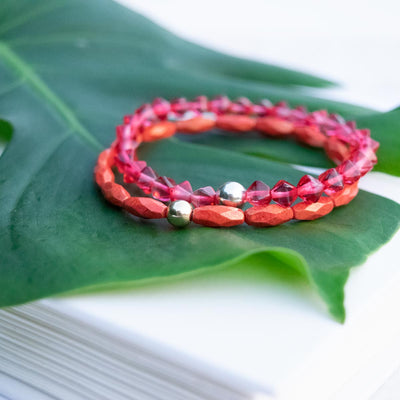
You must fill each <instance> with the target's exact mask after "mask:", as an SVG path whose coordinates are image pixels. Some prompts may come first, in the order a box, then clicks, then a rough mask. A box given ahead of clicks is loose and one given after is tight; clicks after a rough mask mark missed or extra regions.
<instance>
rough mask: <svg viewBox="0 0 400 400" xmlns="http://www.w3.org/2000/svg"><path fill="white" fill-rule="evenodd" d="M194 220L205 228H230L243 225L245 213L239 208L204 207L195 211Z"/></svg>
mask: <svg viewBox="0 0 400 400" xmlns="http://www.w3.org/2000/svg"><path fill="white" fill-rule="evenodd" d="M192 220H193V222H194V223H196V224H200V225H204V226H210V227H229V226H235V225H240V224H243V222H244V213H243V211H242V210H241V209H240V208H237V207H229V206H204V207H197V208H195V209H194V210H193V216H192Z"/></svg>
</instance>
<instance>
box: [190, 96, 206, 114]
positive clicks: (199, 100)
mask: <svg viewBox="0 0 400 400" xmlns="http://www.w3.org/2000/svg"><path fill="white" fill-rule="evenodd" d="M190 108H191V109H192V110H195V111H200V112H205V111H207V110H208V99H207V97H206V96H197V97H196V98H195V99H194V101H193V102H192V103H191V107H190Z"/></svg>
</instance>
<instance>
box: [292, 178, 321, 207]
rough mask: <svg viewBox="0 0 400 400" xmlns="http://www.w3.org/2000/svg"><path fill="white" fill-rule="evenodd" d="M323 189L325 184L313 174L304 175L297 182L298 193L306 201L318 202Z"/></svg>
mask: <svg viewBox="0 0 400 400" xmlns="http://www.w3.org/2000/svg"><path fill="white" fill-rule="evenodd" d="M323 191H324V185H323V184H322V183H321V182H320V181H319V180H318V179H317V178H314V177H313V176H311V175H304V176H303V177H302V178H301V179H300V180H299V183H298V184H297V195H298V196H299V197H300V198H301V199H303V200H304V201H306V202H310V203H315V202H317V201H318V200H319V198H320V197H321V195H322V192H323Z"/></svg>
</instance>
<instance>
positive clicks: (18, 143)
mask: <svg viewBox="0 0 400 400" xmlns="http://www.w3.org/2000/svg"><path fill="white" fill-rule="evenodd" d="M0 38H1V39H0V110H1V113H2V116H1V117H2V118H3V119H4V120H7V121H9V123H10V124H12V128H13V137H12V139H11V141H10V143H9V144H8V146H7V148H6V150H5V151H4V153H3V155H2V156H1V158H0V173H1V175H0V204H1V209H0V254H1V262H0V277H1V278H0V306H6V305H11V304H17V303H21V302H26V301H30V300H33V299H37V298H40V297H44V296H49V295H53V294H56V293H61V292H65V291H69V290H72V289H76V288H82V287H85V286H92V285H96V284H107V283H110V282H125V281H132V280H149V279H155V278H159V277H167V276H173V275H178V274H184V273H188V272H191V271H196V270H197V271H200V270H204V269H206V268H207V269H209V268H213V267H217V266H222V265H223V266H228V265H232V264H234V263H237V262H238V261H239V260H242V261H243V260H246V262H249V263H253V262H254V260H255V259H256V260H258V261H257V262H261V261H260V260H262V262H263V263H264V265H265V266H268V265H269V264H273V265H276V262H277V261H276V260H279V262H280V263H281V264H282V265H287V266H288V267H294V268H296V269H298V270H300V271H302V272H303V273H304V274H305V275H306V276H307V277H308V278H309V280H310V281H311V283H312V284H313V285H314V286H315V287H316V289H317V290H318V292H319V293H320V295H321V296H322V297H323V299H324V300H325V301H326V303H327V305H328V308H329V310H330V311H331V313H332V314H333V315H334V316H335V317H336V318H337V319H338V320H340V321H343V319H344V315H345V312H344V308H343V286H344V284H345V281H346V279H347V276H348V273H349V269H350V268H351V267H353V266H354V265H357V264H359V263H361V262H363V261H364V260H365V258H366V256H367V254H369V253H370V252H372V251H374V250H376V249H377V248H378V247H379V246H381V245H382V244H383V243H385V242H386V241H387V240H388V239H389V238H390V237H391V235H392V234H393V233H394V232H395V231H396V229H397V228H398V224H399V220H400V207H399V206H398V205H397V204H395V203H394V202H392V201H389V200H387V199H384V198H381V197H379V196H375V195H372V194H369V193H365V192H362V193H361V194H360V195H359V196H358V197H357V199H356V200H354V202H353V203H352V204H350V205H349V206H346V207H342V208H340V209H338V210H335V211H334V212H333V213H332V214H331V215H329V216H327V217H326V218H323V219H321V220H319V221H313V222H308V223H291V224H286V225H285V226H280V227H277V228H272V229H253V228H251V227H248V226H241V227H237V228H234V229H219V230H216V229H210V228H203V227H198V226H192V227H191V228H190V229H186V230H174V229H172V228H171V227H169V226H167V223H166V221H158V222H157V221H139V220H137V219H135V218H133V217H131V216H129V215H127V214H125V213H123V212H121V211H120V210H118V209H116V208H113V207H112V206H110V205H109V204H107V203H106V202H105V201H104V200H103V199H102V197H101V195H100V194H99V192H98V190H97V189H96V187H95V186H94V184H93V178H92V170H93V166H94V163H95V159H96V156H97V154H98V151H99V150H100V149H101V148H102V147H104V146H108V145H109V144H110V142H111V141H112V140H113V136H114V126H115V125H116V124H118V123H119V121H120V120H121V118H122V115H124V114H126V113H129V112H131V111H132V110H133V109H134V107H136V106H139V105H140V104H141V103H142V102H145V101H149V100H151V99H152V98H153V97H156V96H165V97H177V96H181V95H185V96H194V95H197V94H199V93H205V94H207V95H210V96H211V95H213V94H218V93H226V94H228V95H230V96H238V95H245V96H249V97H251V98H252V99H253V100H257V99H260V98H262V97H268V98H270V99H272V100H280V99H286V100H288V101H289V102H290V103H291V104H307V105H308V106H309V107H311V108H320V107H324V108H328V109H329V110H330V111H335V112H339V113H342V114H344V115H357V116H362V115H367V114H369V113H370V112H371V111H370V110H366V109H363V108H360V107H357V106H352V105H348V104H342V103H337V102H331V101H326V100H321V99H316V98H313V97H310V96H308V95H306V94H305V93H304V91H303V90H302V88H301V87H300V86H301V85H303V86H305V85H313V86H322V85H324V84H325V83H326V82H325V81H323V80H320V79H318V78H313V77H311V76H308V75H304V74H301V73H297V72H295V71H288V70H282V69H279V68H277V67H272V66H266V65H263V64H260V63H254V62H251V61H244V60H238V59H236V58H232V57H229V56H225V55H222V54H219V53H216V52H213V51H209V50H206V49H204V48H201V47H199V46H195V45H192V44H189V43H187V42H186V41H183V40H181V39H179V38H177V37H175V36H173V35H172V34H170V33H168V32H166V31H165V30H163V29H161V28H159V27H158V26H156V25H154V24H153V23H151V22H149V21H148V20H147V19H145V18H143V17H141V16H140V15H138V14H135V13H133V12H131V11H129V10H126V9H124V8H122V7H121V6H119V5H117V4H115V3H113V2H111V1H108V0H85V1H78V0H55V1H54V0H45V1H41V2H35V1H33V0H22V1H19V2H15V1H11V0H3V1H2V2H1V4H0ZM7 132H9V133H10V125H8V124H6V123H2V124H0V136H4V135H5V136H7V135H9V133H8V134H7ZM232 139H233V138H232ZM255 140H257V139H255ZM269 143H274V142H269ZM284 145H285V144H284ZM287 145H288V144H286V146H287ZM287 148H288V149H289V148H290V146H289V147H287ZM232 150H234V151H232ZM236 150H239V149H235V148H232V149H231V150H226V149H225V150H224V149H220V148H215V149H212V148H210V147H209V146H204V145H201V144H198V143H197V144H195V143H184V142H182V141H180V140H177V139H171V140H166V141H163V142H161V143H156V144H154V145H151V146H150V145H148V146H145V147H144V148H143V150H142V154H141V155H142V157H143V158H145V159H146V160H148V162H149V163H150V164H151V165H153V166H154V167H155V168H156V169H157V170H158V171H160V172H162V173H163V174H164V173H165V174H167V175H170V176H172V177H174V178H175V179H176V180H178V181H179V180H183V179H190V180H191V182H192V183H193V185H194V186H196V187H197V186H203V185H207V184H210V185H213V186H218V185H219V184H220V183H221V182H224V181H226V180H228V179H235V180H238V181H240V182H242V183H243V184H245V185H249V184H250V183H251V181H252V180H254V179H263V180H265V181H267V182H270V183H273V182H276V181H277V180H278V179H279V178H286V179H288V180H290V181H293V182H297V180H298V179H299V177H300V175H301V173H300V172H299V171H296V170H294V169H293V168H291V167H290V166H288V165H284V164H282V163H277V162H274V161H270V160H264V159H260V158H259V157H254V156H249V155H245V154H240V153H239V152H238V151H236ZM290 151H292V152H293V154H294V155H295V154H298V153H299V152H301V151H309V150H308V149H307V150H304V149H302V148H298V149H297V150H294V148H293V149H292V150H290ZM366 215H368V218H365V216H366Z"/></svg>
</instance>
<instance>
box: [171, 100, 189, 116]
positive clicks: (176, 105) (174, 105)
mask: <svg viewBox="0 0 400 400" xmlns="http://www.w3.org/2000/svg"><path fill="white" fill-rule="evenodd" d="M188 108H189V105H188V102H187V100H186V99H185V98H184V97H179V98H177V99H174V100H172V101H171V111H173V112H175V113H178V114H183V113H184V112H185V111H187V110H188Z"/></svg>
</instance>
